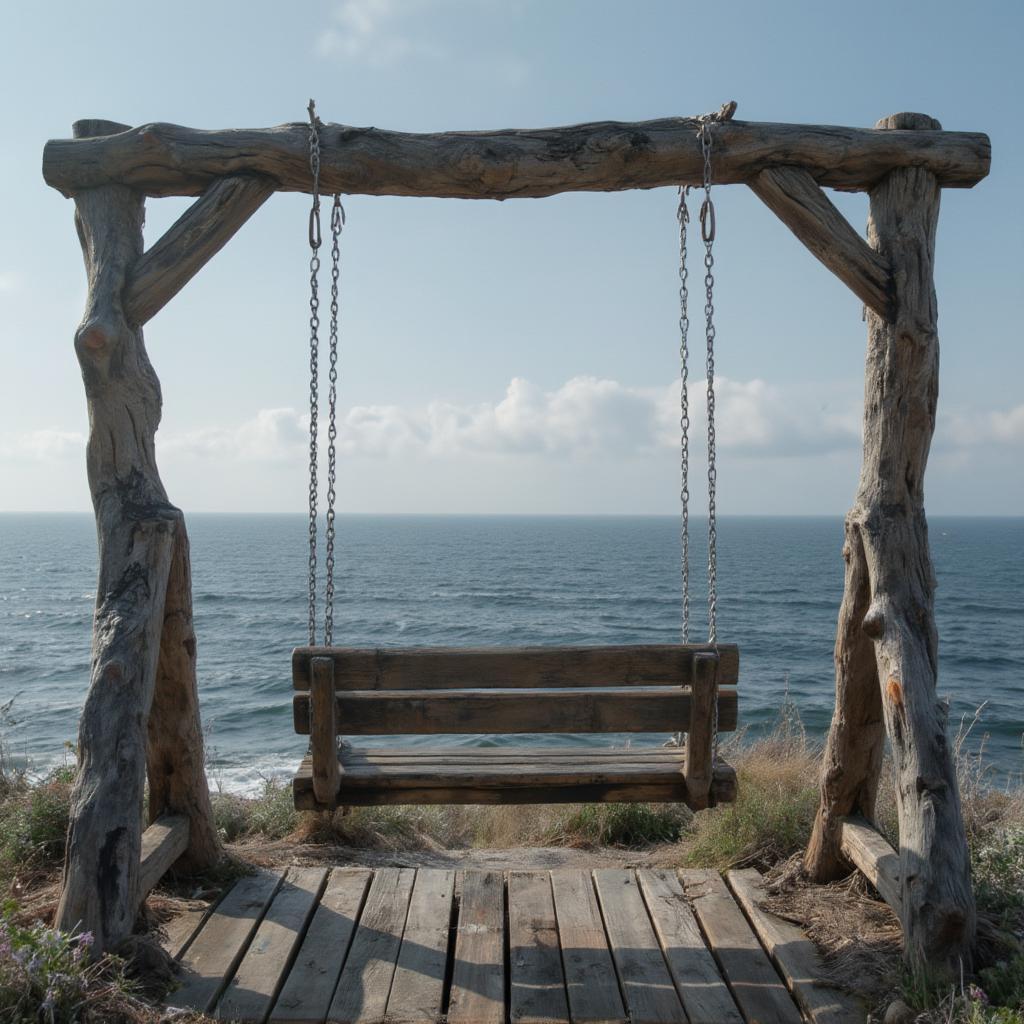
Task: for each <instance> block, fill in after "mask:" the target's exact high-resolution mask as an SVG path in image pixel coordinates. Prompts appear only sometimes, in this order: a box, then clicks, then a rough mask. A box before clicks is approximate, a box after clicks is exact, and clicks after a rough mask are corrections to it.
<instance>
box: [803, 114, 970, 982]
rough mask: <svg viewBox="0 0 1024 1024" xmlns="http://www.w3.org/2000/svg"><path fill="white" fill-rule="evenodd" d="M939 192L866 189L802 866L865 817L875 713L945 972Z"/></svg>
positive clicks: (913, 896) (948, 794) (954, 926)
mask: <svg viewBox="0 0 1024 1024" xmlns="http://www.w3.org/2000/svg"><path fill="white" fill-rule="evenodd" d="M879 124H880V127H881V128H883V129H885V130H889V129H892V130H906V131H922V132H931V131H934V130H936V128H937V125H938V122H937V121H934V120H933V119H932V118H929V117H926V116H925V115H922V114H897V115H893V116H892V117H890V118H885V119H883V121H881V122H880V123H879ZM939 194H940V185H939V181H938V179H937V178H936V176H935V175H934V174H932V173H930V172H928V171H926V170H923V169H921V168H905V169H899V170H894V171H892V172H891V173H890V174H889V175H887V176H886V178H885V179H884V180H882V181H881V182H879V183H878V185H877V186H876V187H875V188H873V189H872V191H871V196H870V216H869V220H868V241H869V243H870V244H871V246H872V247H873V248H874V249H876V250H877V251H878V252H880V253H881V254H882V255H883V256H884V257H885V258H886V259H887V261H888V262H889V265H890V266H891V268H892V274H893V282H894V286H895V291H894V303H895V304H894V310H895V315H894V318H893V321H892V322H887V321H885V320H883V319H882V318H881V317H879V316H877V315H876V314H875V313H873V312H869V314H868V351H867V367H866V375H865V386H864V396H865V401H864V431H863V435H864V443H863V461H862V467H861V477H860V485H859V488H858V491H857V496H856V498H855V500H854V504H853V507H852V509H851V510H850V512H849V513H848V514H847V517H846V544H845V547H844V557H845V558H846V560H847V590H846V592H845V594H844V597H843V607H842V609H841V610H840V624H839V630H838V633H837V639H836V710H835V713H834V715H833V719H832V726H831V729H830V731H829V738H828V741H827V744H826V749H825V764H824V771H823V776H822V793H821V804H820V807H819V811H818V816H817V819H816V822H815V828H814V832H813V833H812V837H811V842H810V844H809V846H808V849H807V853H806V856H805V865H806V867H807V870H808V872H809V873H810V875H811V876H812V877H813V878H815V879H817V880H819V881H820V880H825V879H829V878H834V877H836V876H838V875H841V874H843V873H845V872H846V871H848V870H849V868H848V864H847V862H846V860H845V859H844V858H843V856H842V852H841V849H840V844H841V834H842V823H843V819H844V818H845V817H846V816H848V815H852V814H860V815H862V816H863V817H865V818H867V819H868V820H871V819H872V818H873V817H874V814H873V811H874V794H875V791H876V790H877V785H878V770H879V766H880V758H881V750H882V742H883V739H884V736H883V733H882V728H881V722H880V720H881V719H884V722H885V732H886V733H887V734H888V736H889V739H890V741H891V744H892V750H893V760H894V763H895V774H896V804H897V810H898V814H899V824H900V881H901V887H902V901H901V907H902V913H901V920H902V924H903V933H904V950H905V953H906V955H907V957H908V959H909V961H910V962H911V964H912V965H913V966H914V967H921V968H923V967H925V966H928V967H929V968H931V969H933V970H939V971H942V970H945V971H946V972H947V973H948V974H949V975H950V977H951V978H953V977H959V974H960V971H961V970H969V969H970V965H971V962H972V951H973V945H974V936H975V928H976V911H975V905H974V897H973V894H972V891H971V882H970V862H969V861H970V858H969V854H968V849H967V840H966V836H965V832H964V824H963V816H962V814H961V810H960V795H959V791H958V787H957V779H956V771H955V768H954V765H953V758H952V752H951V750H950V744H949V740H948V736H947V721H946V714H947V712H946V708H945V705H944V704H943V703H942V702H940V700H939V698H938V696H937V693H936V682H937V675H938V633H937V631H936V628H935V615H934V591H935V574H934V570H933V568H932V561H931V554H930V552H929V549H928V525H927V520H926V517H925V510H924V473H925V467H926V465H927V461H928V452H929V449H930V446H931V439H932V434H933V433H934V429H935V415H936V405H937V401H938V385H939V339H938V328H937V316H938V313H937V304H936V297H935V284H934V263H935V231H936V225H937V222H938V213H939ZM851 563H856V564H855V565H854V564H851Z"/></svg>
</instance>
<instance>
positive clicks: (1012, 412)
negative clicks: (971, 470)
mask: <svg viewBox="0 0 1024 1024" xmlns="http://www.w3.org/2000/svg"><path fill="white" fill-rule="evenodd" d="M935 441H936V444H937V445H941V446H943V447H947V448H973V447H976V446H978V445H985V444H995V445H1011V446H1012V445H1020V444H1024V404H1022V405H1016V406H1013V407H1012V408H1010V409H1007V410H1005V411H1003V410H1001V409H988V410H986V411H984V412H979V411H974V410H957V411H954V412H951V413H949V414H947V415H943V414H942V413H940V414H939V422H938V425H937V427H936V431H935Z"/></svg>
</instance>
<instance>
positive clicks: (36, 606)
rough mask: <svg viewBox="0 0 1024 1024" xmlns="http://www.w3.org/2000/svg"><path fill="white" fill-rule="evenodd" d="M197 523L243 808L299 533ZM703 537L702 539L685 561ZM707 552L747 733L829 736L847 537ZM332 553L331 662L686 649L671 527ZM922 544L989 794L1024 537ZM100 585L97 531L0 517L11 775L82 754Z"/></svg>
mask: <svg viewBox="0 0 1024 1024" xmlns="http://www.w3.org/2000/svg"><path fill="white" fill-rule="evenodd" d="M189 524H190V531H191V536H192V563H193V574H194V579H193V584H194V594H195V623H196V632H197V635H198V643H199V686H200V696H201V701H202V714H203V721H204V726H205V728H206V731H207V734H208V745H209V759H210V763H211V773H212V775H213V777H214V779H215V780H216V781H218V782H219V783H220V784H221V785H223V786H225V787H226V788H231V789H246V788H249V787H251V786H253V785H254V784H257V783H258V782H259V779H260V777H261V776H264V775H269V774H277V773H285V772H288V771H291V770H293V769H294V767H295V765H296V764H297V762H298V761H299V759H300V758H301V756H302V754H303V752H304V749H305V741H304V739H303V738H302V737H298V736H295V735H293V733H292V725H291V710H290V702H291V692H292V691H291V677H290V652H291V649H292V647H294V646H296V645H297V644H301V643H304V642H305V639H306V608H305V592H306V580H305V575H304V572H305V563H306V550H305V543H306V540H305V537H306V523H305V520H304V517H302V516H227V515H222V516H215V515H206V516H204V515H194V516H191V517H190V518H189ZM703 525H704V524H702V523H701V522H699V521H698V522H696V523H695V529H694V535H695V537H696V538H697V542H698V543H699V542H700V540H701V539H702V537H703V533H702V527H703ZM719 537H720V540H719V577H720V582H719V594H720V597H719V627H718V628H719V637H720V639H722V640H723V641H732V642H736V643H738V644H739V646H740V652H741V670H740V676H741V679H740V694H741V712H740V713H741V720H742V722H743V724H744V725H745V726H747V727H748V728H749V729H750V731H751V732H752V733H754V734H756V733H757V732H758V731H760V730H764V729H766V728H769V727H770V726H771V725H772V723H773V722H774V721H775V720H776V718H777V716H778V713H779V709H780V706H781V705H782V703H783V700H784V698H785V697H786V695H787V694H788V695H789V697H791V698H792V699H793V701H795V702H796V704H797V705H798V707H799V709H800V713H801V715H802V718H803V721H804V723H805V725H806V727H807V729H808V731H809V732H811V733H812V734H815V735H823V734H824V731H825V729H826V727H827V725H828V721H829V716H830V715H831V711H832V703H833V672H832V644H833V636H834V629H835V619H836V611H837V608H838V604H839V599H840V595H841V592H842V583H843V573H842V558H841V549H842V521H841V519H839V518H838V517H837V518H822V519H809V518H807V519H805V518H799V519H776V518H735V519H733V518H727V519H725V520H724V521H722V522H721V524H720V530H719ZM339 538H340V539H339V549H340V557H339V565H338V573H337V579H338V591H339V606H338V609H337V611H336V616H335V618H336V626H335V639H336V641H337V642H340V643H344V644H353V645H362V644H366V645H375V646H393V645H431V644H453V645H486V644H547V643H563V644H589V643H654V642H658V643H664V642H672V641H675V640H677V639H678V636H679V625H678V620H679V603H680V599H679V594H680V583H679V567H678V544H679V541H678V524H677V522H676V520H674V519H672V518H668V517H665V518H660V517H651V518H640V517H636V518H631V517H622V518H618V517H616V518H598V517H594V518H590V517H499V516H488V517H461V516H444V517H433V516H352V517H344V518H341V519H339ZM931 541H932V549H933V555H934V560H935V564H936V571H937V574H938V578H939V591H938V595H937V599H936V605H937V607H936V614H937V618H938V624H939V631H940V635H941V667H940V683H939V689H940V692H941V693H942V694H944V695H947V696H948V697H949V699H950V702H951V705H952V717H951V721H952V723H953V728H955V727H956V725H957V724H958V723H959V721H960V719H961V716H967V717H968V718H970V717H973V715H974V712H975V710H976V709H977V708H978V707H979V706H981V705H983V704H984V710H983V712H982V716H981V722H980V725H979V726H977V727H976V729H975V731H974V733H973V735H972V743H973V745H974V746H975V747H977V744H978V743H979V742H981V741H982V736H983V734H987V735H988V738H987V740H986V741H985V743H986V750H987V752H988V755H989V757H990V760H991V761H992V763H993V765H994V766H995V768H996V770H997V773H998V775H999V776H1001V777H1006V776H1014V775H1018V774H1019V773H1020V772H1021V770H1022V767H1024V761H1022V746H1021V743H1022V734H1024V688H1022V683H1024V519H962V518H956V519H943V518H936V519H933V520H932V523H931ZM95 572H96V553H95V535H94V528H93V523H92V518H91V516H88V515H35V516H27V515H13V514H8V515H0V703H3V702H5V701H7V700H9V699H11V698H14V703H13V707H12V711H11V715H12V718H13V721H12V722H7V723H5V724H4V725H3V729H4V732H5V738H6V741H7V743H8V745H9V746H10V748H11V749H12V751H13V753H14V756H15V757H16V758H17V759H19V760H20V761H22V762H25V761H27V762H28V763H29V764H30V765H31V766H32V767H34V768H36V769H40V770H41V769H42V768H44V767H45V766H47V765H48V764H50V763H52V762H54V761H55V760H57V759H59V758H60V757H61V756H62V754H61V750H62V744H63V743H64V741H66V740H74V738H75V736H76V732H77V720H78V715H79V713H80V710H81V705H82V701H83V698H84V695H85V690H86V687H87V684H88V676H89V641H90V625H91V617H92V608H93V602H94V598H95ZM695 575H697V576H700V575H701V566H700V565H698V566H697V567H696V572H695ZM702 600H703V598H702V597H701V596H700V595H699V594H698V595H697V597H696V599H695V601H694V608H695V611H696V621H695V635H696V636H701V635H703V631H704V629H705V628H706V627H705V625H704V623H705V619H704V615H703V609H702V607H701V605H702ZM545 741H547V742H553V740H552V739H551V738H542V739H539V742H545ZM576 741H577V742H582V743H585V742H589V741H588V740H586V739H585V738H581V737H577V738H576ZM429 742H436V739H434V738H430V740H429ZM450 742H452V743H472V742H480V740H479V738H473V737H469V738H467V737H458V738H456V737H452V738H451V739H450ZM496 742H500V740H498V741H496ZM554 742H559V743H564V742H565V740H564V739H560V740H557V741H554Z"/></svg>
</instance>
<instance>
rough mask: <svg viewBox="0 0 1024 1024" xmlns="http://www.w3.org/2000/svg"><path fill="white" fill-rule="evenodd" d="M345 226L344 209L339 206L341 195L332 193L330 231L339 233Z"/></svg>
mask: <svg viewBox="0 0 1024 1024" xmlns="http://www.w3.org/2000/svg"><path fill="white" fill-rule="evenodd" d="M344 226H345V207H344V206H342V205H341V193H340V192H335V193H334V205H333V206H332V207H331V231H340V230H341V228H343V227H344Z"/></svg>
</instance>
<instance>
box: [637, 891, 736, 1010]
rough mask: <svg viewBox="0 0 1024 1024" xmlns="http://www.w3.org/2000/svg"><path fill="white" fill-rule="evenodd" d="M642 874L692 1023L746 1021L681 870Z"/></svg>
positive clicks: (647, 898)
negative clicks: (685, 888) (703, 931)
mask: <svg viewBox="0 0 1024 1024" xmlns="http://www.w3.org/2000/svg"><path fill="white" fill-rule="evenodd" d="M636 876H637V881H638V882H639V883H640V891H641V892H642V893H643V897H644V901H645V902H646V904H647V912H648V913H649V914H650V917H651V921H652V923H653V924H654V931H655V934H656V935H657V936H658V941H659V942H660V943H661V949H662V952H663V953H664V954H665V962H666V963H667V964H668V969H669V972H670V973H671V975H672V980H673V981H674V982H675V985H676V991H677V992H678V993H679V999H680V1001H681V1002H682V1004H683V1008H684V1009H685V1010H686V1016H687V1018H688V1020H689V1021H690V1024H743V1018H742V1017H741V1016H740V1012H739V1010H738V1009H737V1008H736V1004H735V1002H733V998H732V996H731V995H730V994H729V989H728V986H727V985H726V984H725V982H724V981H723V980H722V976H721V975H720V974H719V973H718V968H717V966H716V965H715V958H714V957H713V956H712V955H711V951H710V950H709V949H708V948H707V946H706V945H705V943H704V938H703V936H702V935H701V933H700V927H699V926H698V924H697V921H696V919H695V918H694V916H693V911H692V910H691V909H690V905H689V904H688V903H687V902H686V895H685V893H684V892H683V887H682V885H681V884H680V882H679V878H678V877H677V875H676V874H675V872H674V871H637V873H636Z"/></svg>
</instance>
